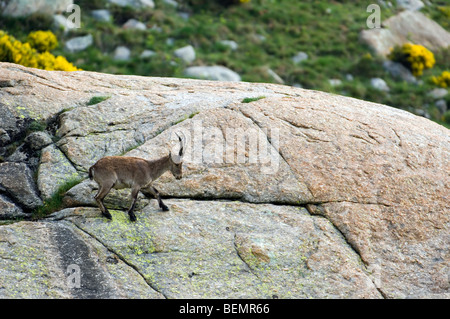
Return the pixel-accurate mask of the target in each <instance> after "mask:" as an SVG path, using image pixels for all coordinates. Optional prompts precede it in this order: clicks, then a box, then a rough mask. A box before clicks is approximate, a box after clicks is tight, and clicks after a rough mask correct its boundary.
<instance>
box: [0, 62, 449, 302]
mask: <svg viewBox="0 0 450 319" xmlns="http://www.w3.org/2000/svg"><path fill="white" fill-rule="evenodd" d="M0 74H1V75H2V76H3V77H5V78H7V79H11V80H12V81H14V82H15V83H18V85H17V87H16V88H14V89H15V90H17V93H18V94H19V93H20V97H21V98H20V99H17V95H14V96H10V94H4V95H3V96H2V102H1V103H2V107H3V105H5V106H6V105H7V108H8V109H9V110H10V111H11V114H12V117H13V118H14V119H15V116H16V115H18V116H17V118H18V119H19V118H20V117H21V116H22V117H24V120H26V121H29V117H30V115H29V114H33V116H34V117H39V118H41V119H44V120H48V119H49V118H53V117H54V116H55V114H59V113H58V112H60V111H61V110H62V109H63V108H67V107H69V106H70V107H72V109H71V110H70V111H66V112H63V113H61V114H60V115H58V116H59V119H58V120H59V121H58V122H57V123H58V124H59V127H58V128H57V133H56V135H57V137H58V138H60V140H59V141H58V142H57V143H56V144H57V145H56V146H57V148H58V149H59V150H60V151H61V152H62V153H63V154H64V156H65V157H66V158H67V160H68V161H69V162H70V163H71V165H73V168H74V169H75V170H76V171H77V172H78V173H79V175H80V176H82V177H85V178H86V180H85V181H84V182H82V183H81V184H79V185H77V186H75V187H74V188H73V189H71V190H69V191H68V192H67V194H66V196H65V198H64V203H65V204H64V205H65V206H64V207H69V206H72V205H73V206H74V207H72V208H66V209H64V210H62V211H60V212H57V213H55V214H54V215H52V217H51V220H48V221H46V222H33V223H27V222H20V223H16V224H13V225H3V226H2V227H0V255H1V257H0V269H1V272H2V277H1V278H2V279H3V280H2V283H1V285H2V287H3V289H0V296H2V297H11V296H13V297H14V296H15V297H17V296H19V297H20V296H42V297H45V296H50V297H58V296H59V297H65V298H69V297H71V298H73V297H74V296H75V297H76V296H77V295H76V294H74V295H72V294H71V293H70V291H69V292H68V291H67V289H66V288H67V287H66V286H65V284H64V285H61V284H60V283H62V282H66V279H67V278H66V276H64V274H65V271H66V269H64V268H65V267H64V266H58V265H60V264H64V263H63V260H66V263H67V260H68V259H67V255H66V256H65V257H59V256H60V255H64V253H63V252H61V249H60V247H61V246H60V245H59V244H58V243H68V241H66V240H60V241H56V242H54V241H52V240H53V239H52V238H56V239H58V238H61V236H59V235H60V234H61V235H63V236H62V237H66V238H68V239H69V241H70V240H72V241H73V242H74V243H77V244H76V245H75V246H71V247H73V250H75V251H80V255H81V256H91V258H92V260H91V261H88V260H87V259H86V260H83V263H82V264H83V265H91V266H92V267H94V268H96V270H94V272H93V273H92V274H95V275H98V276H99V278H102V280H101V281H102V283H103V286H102V288H101V289H100V288H99V289H98V290H97V292H98V294H96V295H98V296H99V297H100V296H109V297H111V298H116V297H117V296H143V295H145V292H152V294H151V296H162V295H165V296H167V297H180V298H181V297H192V296H194V297H199V298H201V297H234V298H241V297H242V298H244V297H248V298H250V297H255V298H258V297H260V298H262V297H274V295H276V296H279V297H281V298H287V297H290V296H291V297H298V298H301V297H302V298H309V297H310V298H314V297H323V298H325V297H333V298H348V296H351V297H355V298H377V297H382V296H384V297H387V298H405V297H416V298H429V297H432V296H437V297H441V298H449V297H450V295H449V293H448V289H449V283H448V271H447V269H448V262H447V256H446V250H445V249H442V247H447V246H449V245H450V243H449V237H448V234H449V225H450V224H449V221H450V216H449V215H448V213H447V212H448V203H447V201H446V196H447V193H448V191H447V188H445V187H443V185H447V184H449V183H450V182H449V175H448V171H447V168H448V167H450V163H449V160H450V157H449V156H448V154H449V152H450V148H449V147H450V142H449V135H448V130H447V129H446V128H445V127H443V126H441V125H437V124H436V123H434V122H431V121H429V120H427V119H425V118H423V117H418V116H416V115H414V114H412V113H409V112H405V111H402V110H399V109H395V108H391V107H388V106H386V105H381V104H377V103H370V102H367V101H362V100H357V99H353V98H346V97H342V96H339V95H335V94H327V93H323V92H318V91H313V90H304V89H297V88H293V87H289V86H281V85H274V84H268V83H246V82H239V83H232V82H227V83H223V82H215V81H200V80H191V79H176V78H155V77H139V76H128V75H111V74H100V73H95V72H86V71H84V72H73V73H70V74H65V73H60V72H48V71H44V70H37V69H29V68H25V67H22V66H19V65H14V66H13V67H12V66H11V64H9V63H0ZM36 77H39V79H40V80H39V81H36V80H35V79H36ZM43 79H45V80H43ZM23 81H26V83H27V85H26V86H23V88H22V87H21V86H20V83H22V82H23ZM49 83H50V84H51V85H49ZM55 86H56V87H58V86H61V88H64V90H55V89H54V87H55ZM35 92H39V94H35ZM99 95H108V96H111V98H109V99H108V100H106V101H103V102H101V103H98V104H95V105H90V106H88V105H87V101H89V99H90V98H91V97H92V96H99ZM256 97H260V99H259V100H257V101H251V102H250V103H244V102H243V100H244V99H245V98H256ZM261 97H264V98H261ZM68 101H70V104H68ZM24 105H26V109H22V108H21V107H23V106H24ZM0 111H3V108H0ZM6 122H8V121H6ZM12 123H13V125H12V126H14V127H16V126H17V125H18V124H17V123H19V122H17V123H16V122H15V120H14V121H12ZM200 123H201V125H202V126H200V128H201V127H203V130H199V124H200ZM238 129H241V131H243V134H246V135H245V136H244V138H243V139H239V138H236V137H235V136H233V135H230V134H227V130H234V131H236V130H238ZM4 130H5V131H7V133H8V134H9V135H11V134H10V131H9V129H6V128H4ZM174 132H182V133H183V134H185V135H186V140H187V147H186V155H185V159H184V163H183V174H184V177H183V179H181V180H176V179H174V178H173V176H172V175H171V174H170V173H167V174H164V175H163V176H161V177H160V179H158V180H157V181H156V182H155V187H156V188H157V189H159V191H160V192H161V194H162V195H164V196H165V197H167V199H166V200H165V202H166V205H167V206H169V208H170V209H171V210H170V211H169V212H162V211H160V209H159V207H158V205H157V202H156V200H155V199H153V198H147V197H145V195H142V194H141V195H139V196H140V197H139V205H138V209H136V215H137V222H136V223H131V222H130V221H129V219H128V216H127V214H126V211H125V208H126V207H127V206H128V205H129V190H119V191H112V192H111V194H109V195H108V196H107V198H106V199H107V204H106V205H107V207H109V208H110V210H111V214H112V215H113V220H112V221H109V220H106V219H105V218H103V217H101V213H100V210H99V209H98V208H97V207H96V205H95V203H94V202H93V197H94V195H95V192H96V184H95V183H93V182H92V181H90V180H88V179H87V177H86V175H87V170H88V168H89V167H90V166H91V165H92V164H94V163H95V161H96V160H98V159H99V158H101V157H103V156H106V155H126V156H138V157H142V158H147V159H154V158H158V157H160V156H163V155H167V154H168V152H169V150H170V149H171V143H172V142H173V140H174V138H175V139H176V136H175V135H174ZM199 132H201V134H198V133H199ZM196 134H197V135H196ZM258 136H259V137H260V138H259V139H257V141H259V142H261V141H265V143H266V144H263V145H261V144H260V145H258V149H259V150H261V149H263V150H267V151H268V152H267V154H265V155H264V154H262V156H260V157H258V158H256V159H257V161H256V162H255V161H253V160H250V159H252V158H253V159H255V158H254V157H252V153H253V151H252V150H254V149H255V148H254V143H253V142H254V141H255V137H258ZM269 142H270V143H269ZM231 145H233V148H232V149H231V151H230V152H228V151H226V148H227V146H230V147H231ZM234 145H236V147H234ZM252 145H253V146H252ZM259 146H262V147H259ZM48 147H49V146H48ZM224 148H225V151H226V152H225V153H223V152H221V151H220V150H223V149H224ZM44 150H45V149H44ZM238 150H244V152H242V153H239V151H238ZM272 150H273V151H272ZM227 154H228V155H232V156H228V157H229V158H227ZM242 159H244V160H242ZM263 160H264V161H263ZM266 160H267V161H266ZM266 164H267V165H266ZM270 164H275V167H273V170H268V168H270V167H269V165H270ZM38 174H39V173H38ZM43 174H44V173H43ZM8 176H9V175H8ZM13 176H14V175H13ZM15 179H17V178H15ZM50 182H51V181H50ZM22 184H23V183H21V186H22ZM0 192H1V193H2V195H3V196H6V197H7V198H8V199H9V200H10V201H14V202H16V203H17V200H16V198H14V197H13V196H10V195H9V193H7V192H6V191H4V190H1V191H0ZM182 198H184V199H182ZM17 204H18V203H17ZM18 205H19V204H18ZM86 206H92V207H86ZM20 207H21V208H23V206H22V205H20ZM305 208H306V209H307V211H308V212H306V210H305ZM75 225H76V226H75ZM47 226H49V227H47ZM52 226H58V227H59V226H61V227H62V226H64V227H70V228H69V230H70V231H74V232H73V233H72V234H70V233H69V232H68V231H66V230H64V229H63V230H60V231H59V230H54V229H53V228H50V227H52ZM72 235H73V236H72ZM38 238H39V240H37V239H38ZM79 240H80V241H82V242H84V244H86V246H87V247H88V248H89V249H90V247H94V249H92V250H88V248H86V246H83V244H82V243H81V242H80V241H79ZM14 242H15V243H16V244H15V245H14V244H10V243H14ZM100 242H101V244H99V243H100ZM78 244H80V245H82V246H83V247H84V248H83V247H80V246H79V245H78ZM95 244H97V245H99V246H98V247H100V248H101V249H97V248H95V247H97V246H90V245H95ZM62 246H64V245H62ZM24 247H27V249H30V248H31V250H26V249H24ZM33 249H34V251H33ZM35 251H39V252H40V253H41V254H36V253H35ZM88 251H89V253H87V252H88ZM103 252H108V254H103ZM12 256H14V258H12ZM118 256H120V258H118ZM330 256H331V257H330ZM55 257H58V258H57V259H55ZM51 258H53V259H51ZM59 258H61V259H59ZM64 258H65V259H64ZM83 258H84V257H83ZM86 258H88V257H86ZM96 258H98V264H100V265H101V266H102V268H103V269H105V268H106V269H107V270H106V271H104V272H102V271H101V269H98V268H97V265H98V264H96V263H95V261H96V260H97V259H96ZM116 259H117V260H118V262H117V260H116ZM108 260H109V261H108ZM25 261H26V262H27V263H29V264H30V265H31V266H30V267H28V264H26V266H25V267H17V265H18V264H20V265H25ZM121 261H122V262H123V264H122V265H123V266H124V267H125V268H121V269H122V270H123V271H124V272H122V275H120V276H118V275H117V272H118V270H119V268H110V266H113V265H120V264H121V263H120V262H121ZM417 261H420V263H418V262H417ZM58 263H59V264H58ZM49 264H50V265H51V267H53V268H51V267H50V268H49V266H48V265H49ZM126 270H128V271H126ZM58 273H59V274H62V281H60V280H58V278H59V277H58V276H57V274H58ZM133 275H134V276H135V277H136V278H139V279H140V281H135V280H134V279H133V278H135V277H130V276H133ZM119 277H120V278H122V280H118V278H119ZM128 277H129V278H130V279H129V280H127V278H128ZM4 278H12V279H11V280H9V279H7V280H4ZM42 278H45V280H43V279H42ZM114 278H117V280H116V279H114ZM103 279H104V280H103ZM17 280H21V281H20V282H21V285H17ZM92 282H95V279H93V281H92ZM22 283H23V285H22ZM118 283H122V285H123V286H121V287H124V289H122V290H120V291H121V292H122V293H123V294H120V293H117V291H118V290H116V289H115V288H114V287H115V286H116V285H119V284H118ZM127 283H128V284H127ZM142 284H143V285H142ZM119 286H120V285H119ZM30 287H31V288H30ZM133 287H135V288H133ZM138 287H140V288H145V289H146V290H141V289H140V288H138ZM133 289H136V290H137V291H141V292H142V291H144V293H138V292H137V291H136V290H133ZM93 291H95V290H93ZM131 291H135V292H136V293H131ZM156 291H157V292H156ZM104 292H107V294H106V295H105V293H104ZM151 296H150V295H149V298H151Z"/></svg>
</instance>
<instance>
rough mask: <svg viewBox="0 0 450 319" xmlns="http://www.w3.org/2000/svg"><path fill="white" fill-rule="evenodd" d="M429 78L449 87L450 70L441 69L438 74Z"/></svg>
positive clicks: (439, 84) (435, 82)
mask: <svg viewBox="0 0 450 319" xmlns="http://www.w3.org/2000/svg"><path fill="white" fill-rule="evenodd" d="M431 80H432V81H433V83H434V84H436V85H438V86H440V87H443V88H448V87H450V71H443V72H442V74H441V75H440V76H437V77H436V76H433V77H431Z"/></svg>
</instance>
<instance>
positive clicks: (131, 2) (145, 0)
mask: <svg viewBox="0 0 450 319" xmlns="http://www.w3.org/2000/svg"><path fill="white" fill-rule="evenodd" d="M108 2H109V3H112V4H115V5H118V6H120V7H132V8H136V9H144V8H151V9H153V8H154V7H155V2H154V1H153V0H108Z"/></svg>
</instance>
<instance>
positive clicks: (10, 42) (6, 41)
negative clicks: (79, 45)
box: [0, 30, 80, 71]
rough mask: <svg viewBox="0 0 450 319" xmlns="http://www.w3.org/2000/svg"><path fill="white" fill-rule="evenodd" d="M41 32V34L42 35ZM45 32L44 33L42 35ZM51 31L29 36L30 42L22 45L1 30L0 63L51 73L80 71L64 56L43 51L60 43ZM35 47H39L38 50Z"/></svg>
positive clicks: (34, 33)
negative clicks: (10, 63)
mask: <svg viewBox="0 0 450 319" xmlns="http://www.w3.org/2000/svg"><path fill="white" fill-rule="evenodd" d="M40 32H41V33H40ZM42 32H43V33H42ZM49 33H51V32H50V31H36V32H31V33H30V34H29V35H28V40H29V41H30V39H33V40H31V43H32V45H31V44H30V43H29V42H25V43H22V42H20V41H18V40H16V39H15V38H14V37H12V36H10V35H8V34H7V33H6V32H4V31H2V30H0V61H1V62H12V63H16V64H20V65H23V66H26V67H30V68H39V69H44V70H49V71H77V70H80V69H78V68H77V67H75V66H74V65H73V64H72V63H70V62H69V61H67V60H66V58H65V57H63V56H58V57H55V56H54V55H53V54H51V53H50V52H48V50H45V51H43V52H41V53H40V52H38V51H39V50H41V49H44V48H46V49H50V48H54V47H56V46H57V44H58V41H57V40H56V37H55V36H54V34H53V33H51V34H52V35H53V36H52V35H50V34H49ZM33 46H38V47H39V48H40V49H39V50H37V49H36V48H35V47H33Z"/></svg>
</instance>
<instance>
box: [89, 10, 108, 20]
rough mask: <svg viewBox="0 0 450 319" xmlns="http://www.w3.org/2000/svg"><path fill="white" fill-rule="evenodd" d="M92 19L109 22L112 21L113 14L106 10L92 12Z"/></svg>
mask: <svg viewBox="0 0 450 319" xmlns="http://www.w3.org/2000/svg"><path fill="white" fill-rule="evenodd" d="M91 15H92V17H93V18H94V19H95V20H97V21H103V22H109V21H111V13H110V12H109V10H106V9H99V10H92V11H91Z"/></svg>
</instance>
